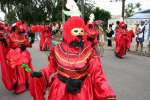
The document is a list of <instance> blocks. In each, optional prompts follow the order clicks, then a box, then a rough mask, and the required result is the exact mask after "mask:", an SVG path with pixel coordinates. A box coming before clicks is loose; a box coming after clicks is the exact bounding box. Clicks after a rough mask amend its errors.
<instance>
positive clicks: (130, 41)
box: [127, 30, 135, 49]
mask: <svg viewBox="0 0 150 100" xmlns="http://www.w3.org/2000/svg"><path fill="white" fill-rule="evenodd" d="M127 33H128V38H129V45H128V48H129V49H130V47H131V43H132V39H133V38H134V36H135V35H134V32H133V30H129V31H128V32H127Z"/></svg>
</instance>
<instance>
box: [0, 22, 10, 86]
mask: <svg viewBox="0 0 150 100" xmlns="http://www.w3.org/2000/svg"><path fill="white" fill-rule="evenodd" d="M4 24H5V23H1V22H0V65H1V76H2V81H3V83H4V85H5V87H6V88H9V87H11V84H10V81H9V80H10V79H9V76H8V75H5V73H7V64H6V54H7V52H8V48H7V41H6V37H5V36H6V35H5V34H6V31H5V29H6V28H5V25H4Z"/></svg>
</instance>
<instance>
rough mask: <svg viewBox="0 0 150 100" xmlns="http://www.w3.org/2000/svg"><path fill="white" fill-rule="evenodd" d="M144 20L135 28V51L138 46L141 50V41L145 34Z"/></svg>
mask: <svg viewBox="0 0 150 100" xmlns="http://www.w3.org/2000/svg"><path fill="white" fill-rule="evenodd" d="M144 24H145V22H144V21H141V25H140V26H139V27H138V30H137V37H136V42H137V44H136V51H138V48H139V46H140V51H141V52H142V51H143V42H144V35H145V25H144Z"/></svg>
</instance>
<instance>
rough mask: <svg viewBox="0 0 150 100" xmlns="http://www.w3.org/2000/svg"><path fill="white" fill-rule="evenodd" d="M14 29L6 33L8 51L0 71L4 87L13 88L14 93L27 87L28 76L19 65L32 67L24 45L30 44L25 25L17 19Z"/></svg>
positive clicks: (28, 45)
mask: <svg viewBox="0 0 150 100" xmlns="http://www.w3.org/2000/svg"><path fill="white" fill-rule="evenodd" d="M16 29H17V30H16V32H13V33H9V34H8V37H7V48H8V52H7V53H6V54H5V55H3V59H2V60H3V61H2V64H1V65H2V66H1V69H2V70H1V71H2V81H3V83H4V85H5V87H6V88H7V89H8V90H14V91H15V93H21V92H24V91H25V90H26V89H27V85H28V79H29V76H30V75H29V73H27V72H25V70H24V69H23V68H22V66H21V65H22V64H27V65H28V66H29V67H30V68H31V69H33V68H32V64H31V56H30V53H29V51H28V50H26V47H30V46H31V44H30V43H29V40H28V37H27V34H26V32H27V26H26V25H25V24H22V22H21V21H18V22H16ZM3 48H6V47H3ZM0 53H2V52H0Z"/></svg>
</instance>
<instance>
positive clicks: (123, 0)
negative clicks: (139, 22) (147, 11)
mask: <svg viewBox="0 0 150 100" xmlns="http://www.w3.org/2000/svg"><path fill="white" fill-rule="evenodd" d="M125 1H126V0H122V18H123V20H124V11H125Z"/></svg>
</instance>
